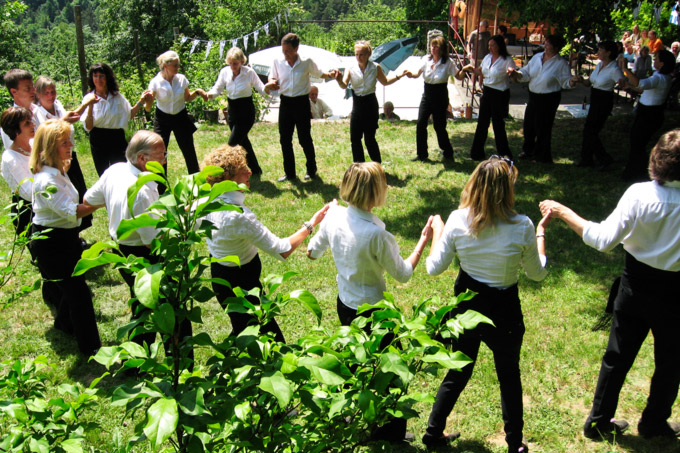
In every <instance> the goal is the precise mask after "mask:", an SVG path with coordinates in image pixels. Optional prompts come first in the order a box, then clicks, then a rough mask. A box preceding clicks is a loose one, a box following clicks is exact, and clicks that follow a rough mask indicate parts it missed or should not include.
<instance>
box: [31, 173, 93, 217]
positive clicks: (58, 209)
mask: <svg viewBox="0 0 680 453" xmlns="http://www.w3.org/2000/svg"><path fill="white" fill-rule="evenodd" d="M48 186H55V187H56V188H57V191H56V192H55V193H53V194H51V195H49V196H45V195H44V194H42V193H41V192H44V191H45V189H47V187H48ZM77 208H78V191H77V190H76V188H75V187H73V184H72V183H71V180H70V179H69V178H68V175H65V174H64V175H62V174H61V172H60V171H59V170H57V169H56V168H53V167H49V166H47V165H44V166H43V167H42V171H40V172H38V173H36V174H35V175H33V223H35V224H36V225H40V226H44V227H53V228H76V227H78V226H80V222H81V219H79V218H77V217H76V209H77Z"/></svg>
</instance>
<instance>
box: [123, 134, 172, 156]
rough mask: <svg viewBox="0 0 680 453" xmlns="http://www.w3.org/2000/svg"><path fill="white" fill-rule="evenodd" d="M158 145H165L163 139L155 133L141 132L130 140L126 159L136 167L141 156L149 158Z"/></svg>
mask: <svg viewBox="0 0 680 453" xmlns="http://www.w3.org/2000/svg"><path fill="white" fill-rule="evenodd" d="M158 143H163V137H161V136H160V135H158V134H157V133H155V132H153V131H147V130H145V129H142V130H139V131H137V132H136V133H135V135H134V136H133V137H132V139H131V140H130V143H129V144H128V147H127V149H126V150H125V158H126V159H127V161H128V162H130V163H131V164H132V165H136V164H137V158H138V157H139V155H140V154H145V155H147V156H148V155H149V153H150V152H151V149H153V147H154V146H156V145H157V144H158Z"/></svg>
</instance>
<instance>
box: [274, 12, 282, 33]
mask: <svg viewBox="0 0 680 453" xmlns="http://www.w3.org/2000/svg"><path fill="white" fill-rule="evenodd" d="M274 22H275V23H276V29H277V30H278V31H281V13H279V14H277V15H276V17H275V18H274Z"/></svg>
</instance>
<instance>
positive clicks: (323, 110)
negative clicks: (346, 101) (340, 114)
mask: <svg viewBox="0 0 680 453" xmlns="http://www.w3.org/2000/svg"><path fill="white" fill-rule="evenodd" d="M309 108H310V109H312V118H316V119H320V118H327V117H329V116H333V110H331V108H330V107H329V106H328V104H326V103H325V102H324V101H323V100H322V99H321V98H316V102H312V100H311V99H310V100H309Z"/></svg>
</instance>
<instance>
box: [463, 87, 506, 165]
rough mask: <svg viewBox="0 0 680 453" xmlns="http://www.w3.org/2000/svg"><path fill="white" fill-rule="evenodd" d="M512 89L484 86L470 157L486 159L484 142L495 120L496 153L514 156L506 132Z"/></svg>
mask: <svg viewBox="0 0 680 453" xmlns="http://www.w3.org/2000/svg"><path fill="white" fill-rule="evenodd" d="M509 93H510V90H505V91H501V90H496V89H494V88H489V87H484V93H483V94H482V99H481V100H480V102H479V118H478V119H477V129H476V130H475V138H474V139H473V140H472V148H471V149H470V157H471V158H472V159H474V160H484V157H485V153H484V144H485V143H486V139H487V136H488V135H489V123H490V122H493V133H494V137H495V138H496V153H497V154H498V155H499V156H507V157H509V158H512V152H510V146H509V145H508V134H507V133H506V132H505V117H506V116H507V112H508V108H509V103H510V95H509Z"/></svg>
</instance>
